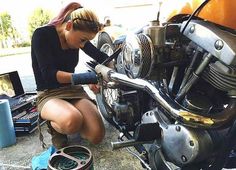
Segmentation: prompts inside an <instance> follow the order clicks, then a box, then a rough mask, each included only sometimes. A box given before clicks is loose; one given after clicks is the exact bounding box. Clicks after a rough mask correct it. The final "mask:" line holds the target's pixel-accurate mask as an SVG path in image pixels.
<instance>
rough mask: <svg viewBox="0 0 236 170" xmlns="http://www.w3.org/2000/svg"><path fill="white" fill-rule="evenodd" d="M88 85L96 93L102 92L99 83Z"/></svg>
mask: <svg viewBox="0 0 236 170" xmlns="http://www.w3.org/2000/svg"><path fill="white" fill-rule="evenodd" d="M88 86H89V88H90V90H92V91H93V92H94V93H95V94H98V93H100V86H99V85H98V84H89V85H88Z"/></svg>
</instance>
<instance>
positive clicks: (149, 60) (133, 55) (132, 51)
mask: <svg viewBox="0 0 236 170" xmlns="http://www.w3.org/2000/svg"><path fill="white" fill-rule="evenodd" d="M121 54H122V62H121V63H123V65H124V68H125V72H126V75H127V76H129V77H131V78H144V77H146V76H148V75H149V73H150V71H151V69H152V64H153V62H154V60H153V45H152V42H151V39H150V38H149V37H148V36H147V35H145V34H143V33H140V34H138V35H135V34H129V35H128V36H127V37H126V41H125V44H124V46H123V49H122V52H121Z"/></svg>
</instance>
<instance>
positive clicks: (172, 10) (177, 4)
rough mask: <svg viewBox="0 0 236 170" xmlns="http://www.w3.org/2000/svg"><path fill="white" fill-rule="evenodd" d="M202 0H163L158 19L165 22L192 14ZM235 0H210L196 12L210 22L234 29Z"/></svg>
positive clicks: (235, 23)
mask: <svg viewBox="0 0 236 170" xmlns="http://www.w3.org/2000/svg"><path fill="white" fill-rule="evenodd" d="M203 2H204V0H163V1H162V5H161V13H160V20H161V21H162V22H167V21H169V20H171V18H173V17H174V16H177V15H183V14H186V15H187V14H192V13H193V12H194V11H195V10H196V9H197V8H198V7H199V6H200V4H201V3H203ZM235 10H236V3H235V0H210V1H209V2H208V3H207V4H206V5H205V6H204V7H203V8H202V10H201V11H200V12H199V13H198V14H197V16H198V17H200V18H202V19H204V20H208V21H210V22H213V23H216V24H219V25H222V26H224V27H228V28H231V29H235V30H236V22H235V21H236V15H235V13H234V12H235Z"/></svg>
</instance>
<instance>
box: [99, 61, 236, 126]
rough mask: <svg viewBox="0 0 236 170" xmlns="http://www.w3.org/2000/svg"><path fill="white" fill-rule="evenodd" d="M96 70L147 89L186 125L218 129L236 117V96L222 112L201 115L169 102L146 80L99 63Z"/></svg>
mask: <svg viewBox="0 0 236 170" xmlns="http://www.w3.org/2000/svg"><path fill="white" fill-rule="evenodd" d="M95 71H96V72H97V73H98V74H101V75H102V78H103V79H104V80H105V81H107V82H109V81H114V82H117V83H120V84H123V85H126V86H129V87H133V88H136V89H141V90H144V91H146V92H147V93H148V94H149V95H150V96H152V97H153V98H154V99H155V100H156V101H157V102H158V103H159V104H160V105H161V106H162V107H163V108H164V109H165V110H166V111H167V112H166V113H168V114H169V116H171V117H172V118H174V119H175V120H177V121H179V122H181V123H183V124H184V125H186V126H190V127H201V128H213V129H216V128H220V127H222V126H226V125H227V124H228V123H231V122H232V121H233V120H234V119H235V118H236V108H235V106H236V102H235V101H236V99H235V98H232V99H231V101H230V103H229V104H228V106H227V107H226V108H225V109H224V110H223V111H222V112H220V113H215V114H213V115H207V116H201V115H198V114H196V113H193V112H190V111H187V110H183V109H182V108H180V107H179V106H178V105H177V104H176V103H175V102H174V101H173V100H171V99H169V100H168V102H167V101H166V100H165V99H166V98H169V97H168V96H165V95H164V94H160V91H159V90H158V89H157V88H156V87H155V86H153V85H152V84H151V83H149V82H148V81H146V80H143V79H138V78H136V79H131V78H129V77H127V76H126V75H124V74H120V73H117V72H115V71H114V70H112V69H110V68H108V67H106V66H104V65H101V64H98V65H97V66H96V67H95Z"/></svg>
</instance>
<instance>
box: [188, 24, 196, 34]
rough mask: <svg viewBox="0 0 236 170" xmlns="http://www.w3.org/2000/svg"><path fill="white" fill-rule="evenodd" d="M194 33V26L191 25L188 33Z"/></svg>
mask: <svg viewBox="0 0 236 170" xmlns="http://www.w3.org/2000/svg"><path fill="white" fill-rule="evenodd" d="M194 31H195V26H194V25H192V26H191V27H190V29H189V32H190V33H193V32H194Z"/></svg>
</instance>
